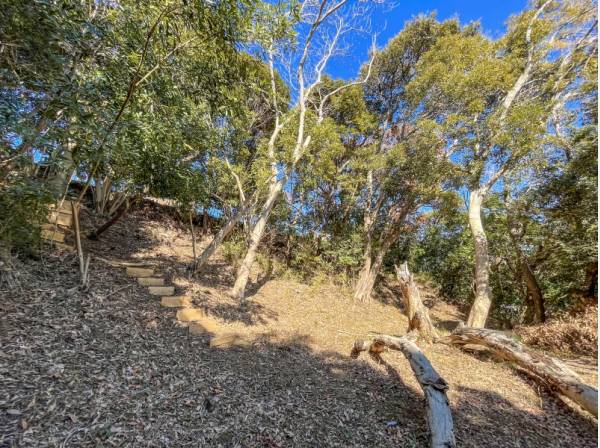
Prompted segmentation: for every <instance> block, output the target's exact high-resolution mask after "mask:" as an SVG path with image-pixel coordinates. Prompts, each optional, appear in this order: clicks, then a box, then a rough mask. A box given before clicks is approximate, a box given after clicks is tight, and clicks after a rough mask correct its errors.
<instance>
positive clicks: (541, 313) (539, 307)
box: [504, 189, 546, 324]
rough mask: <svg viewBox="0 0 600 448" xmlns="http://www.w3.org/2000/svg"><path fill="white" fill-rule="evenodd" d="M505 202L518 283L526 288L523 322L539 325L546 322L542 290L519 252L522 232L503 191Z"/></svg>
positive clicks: (527, 262)
mask: <svg viewBox="0 0 600 448" xmlns="http://www.w3.org/2000/svg"><path fill="white" fill-rule="evenodd" d="M504 196H505V199H504V200H505V202H506V220H507V224H508V232H509V235H510V239H511V241H512V244H513V247H514V249H515V254H516V258H517V268H516V271H517V272H518V275H517V277H518V281H520V282H523V283H524V284H525V288H526V291H527V292H526V294H527V295H526V297H525V322H526V323H529V324H539V323H541V322H544V321H545V320H546V310H545V306H544V295H543V293H542V289H541V288H540V285H539V283H538V281H537V278H536V277H535V273H534V272H533V269H532V268H531V265H530V264H529V260H528V259H527V256H526V255H525V254H524V253H523V251H522V250H521V246H520V243H521V241H522V238H523V231H522V230H521V231H519V224H518V221H517V220H516V219H515V217H514V216H513V210H512V208H511V206H510V195H509V193H508V191H507V190H506V189H505V193H504Z"/></svg>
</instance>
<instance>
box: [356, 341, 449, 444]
mask: <svg viewBox="0 0 600 448" xmlns="http://www.w3.org/2000/svg"><path fill="white" fill-rule="evenodd" d="M415 340H416V334H415V333H409V334H407V335H406V336H404V337H400V338H399V337H393V336H386V335H378V336H376V337H375V338H374V339H373V341H371V342H366V341H356V342H355V343H354V346H353V347H352V352H351V354H350V356H352V357H353V358H357V357H358V355H359V354H360V352H362V351H369V352H371V353H373V354H375V355H376V356H378V355H379V354H380V353H381V352H383V351H384V350H385V349H386V348H390V349H392V350H398V351H401V352H402V354H403V355H404V356H405V357H406V359H407V360H408V362H409V363H410V367H411V368H412V370H413V372H414V374H415V377H416V378H417V381H418V382H419V384H420V385H421V389H422V390H423V393H424V394H425V399H426V402H427V424H428V426H429V431H430V435H431V437H430V445H429V446H431V447H432V448H448V447H455V446H456V440H455V437H454V423H453V421H452V412H451V410H450V405H449V403H448V397H447V396H446V390H448V383H446V381H445V380H444V379H443V378H442V377H441V376H440V375H439V374H438V373H437V372H436V370H435V369H434V368H433V366H432V365H431V363H430V362H429V360H428V359H427V357H426V356H425V355H424V354H423V352H422V351H421V350H420V349H419V347H418V346H417V344H415Z"/></svg>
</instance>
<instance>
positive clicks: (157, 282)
mask: <svg viewBox="0 0 600 448" xmlns="http://www.w3.org/2000/svg"><path fill="white" fill-rule="evenodd" d="M137 281H138V284H139V285H140V286H164V285H165V279H164V278H159V277H139V278H138V279H137Z"/></svg>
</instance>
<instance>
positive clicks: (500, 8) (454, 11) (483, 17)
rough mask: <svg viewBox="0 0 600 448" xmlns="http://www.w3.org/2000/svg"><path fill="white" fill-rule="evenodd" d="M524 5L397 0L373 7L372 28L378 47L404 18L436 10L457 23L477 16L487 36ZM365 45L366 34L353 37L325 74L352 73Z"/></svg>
mask: <svg viewBox="0 0 600 448" xmlns="http://www.w3.org/2000/svg"><path fill="white" fill-rule="evenodd" d="M526 6H527V0H503V1H489V0H487V1H486V0H397V3H396V6H395V8H394V9H393V10H391V11H388V12H384V11H383V10H382V9H381V8H379V9H377V8H376V9H375V10H374V11H373V14H372V29H373V31H375V32H377V33H378V34H379V36H378V39H377V46H378V47H379V48H381V47H383V46H384V45H385V44H386V43H387V41H388V40H389V39H391V38H392V37H394V36H395V35H396V34H398V33H399V32H400V30H402V27H403V26H404V22H406V21H407V20H410V19H411V18H412V17H414V16H416V15H418V14H419V13H429V12H433V11H437V17H438V19H440V20H444V19H448V18H451V17H458V18H460V21H461V23H469V22H472V21H477V20H478V21H480V22H481V24H482V27H483V30H484V31H485V33H486V34H487V35H488V36H490V37H492V38H497V37H499V36H500V35H501V34H502V33H503V32H504V31H505V29H506V27H505V24H506V20H507V19H508V17H510V16H511V15H512V14H514V13H517V12H519V11H521V10H523V9H524V8H525V7H526ZM365 37H366V36H365ZM369 45H370V40H369V38H365V39H357V40H355V41H354V42H353V43H352V45H351V48H349V49H348V50H349V51H348V54H346V55H344V56H341V57H338V58H335V59H333V60H331V61H330V64H329V67H328V69H327V72H328V73H329V75H330V76H332V77H334V78H344V79H348V78H353V77H355V76H356V74H357V73H358V69H359V67H360V65H361V63H362V62H364V61H365V60H366V59H367V52H368V48H369Z"/></svg>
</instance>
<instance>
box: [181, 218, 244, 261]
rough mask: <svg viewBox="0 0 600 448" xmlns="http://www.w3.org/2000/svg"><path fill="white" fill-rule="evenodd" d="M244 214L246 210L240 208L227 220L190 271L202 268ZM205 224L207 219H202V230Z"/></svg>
mask: <svg viewBox="0 0 600 448" xmlns="http://www.w3.org/2000/svg"><path fill="white" fill-rule="evenodd" d="M245 213H246V209H245V208H244V207H243V208H241V209H240V210H238V212H237V213H236V214H235V215H233V216H232V217H231V218H229V221H227V223H225V225H224V226H222V227H221V228H220V229H219V231H218V232H217V234H216V235H215V236H214V237H213V239H212V241H211V242H210V244H209V245H208V246H206V249H204V251H203V252H202V253H201V254H200V257H198V258H197V259H196V260H194V262H193V264H192V269H193V270H194V272H199V271H200V269H201V268H202V266H204V264H205V263H206V262H207V261H208V259H209V258H210V257H211V256H212V255H213V254H214V253H215V252H216V251H217V249H218V248H219V247H221V244H222V243H223V240H225V238H227V236H228V235H229V234H230V233H231V231H232V230H233V229H234V228H235V226H236V224H237V223H238V222H239V221H240V219H242V216H244V214H245ZM206 222H208V219H206V220H204V218H203V229H205V228H206V227H204V223H206Z"/></svg>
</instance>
